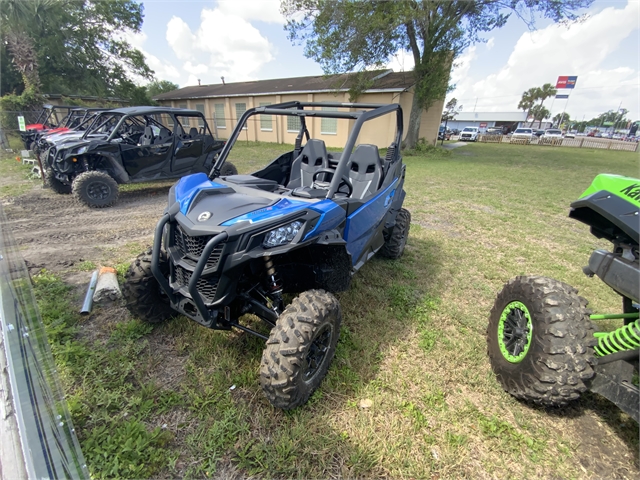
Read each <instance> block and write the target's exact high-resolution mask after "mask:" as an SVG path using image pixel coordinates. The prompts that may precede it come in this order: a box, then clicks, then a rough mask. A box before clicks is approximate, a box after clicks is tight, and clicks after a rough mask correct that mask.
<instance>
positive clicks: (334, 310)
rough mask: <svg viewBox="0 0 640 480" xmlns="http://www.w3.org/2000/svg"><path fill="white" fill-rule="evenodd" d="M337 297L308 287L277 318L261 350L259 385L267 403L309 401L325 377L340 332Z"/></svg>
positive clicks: (287, 404) (285, 404)
mask: <svg viewBox="0 0 640 480" xmlns="http://www.w3.org/2000/svg"><path fill="white" fill-rule="evenodd" d="M341 321H342V313H341V311H340V304H339V302H338V300H337V299H336V297H334V296H333V295H331V294H330V293H327V292H325V291H324V290H309V291H307V292H304V293H302V294H300V295H299V296H298V297H296V298H295V299H294V300H293V302H291V304H290V305H289V306H288V307H287V308H286V309H285V311H284V312H282V314H281V315H280V317H279V318H278V320H277V322H276V325H275V327H273V329H272V330H271V335H270V336H269V340H267V346H266V348H265V349H264V352H263V353H262V362H261V364H260V384H261V385H262V390H263V391H264V393H265V395H266V397H267V399H268V400H269V402H270V403H271V404H272V405H273V406H274V407H276V408H282V409H285V410H289V409H292V408H296V407H298V406H300V405H302V404H304V403H306V402H307V400H309V397H310V396H311V394H312V393H313V392H314V391H315V390H316V388H318V386H319V385H320V383H321V382H322V379H323V378H324V377H325V375H326V373H327V370H328V369H329V365H330V364H331V360H332V359H333V355H334V354H335V351H336V344H337V343H338V337H339V335H340V323H341Z"/></svg>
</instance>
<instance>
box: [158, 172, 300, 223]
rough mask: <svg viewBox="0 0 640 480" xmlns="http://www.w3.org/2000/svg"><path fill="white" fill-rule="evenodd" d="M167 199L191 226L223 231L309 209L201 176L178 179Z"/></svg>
mask: <svg viewBox="0 0 640 480" xmlns="http://www.w3.org/2000/svg"><path fill="white" fill-rule="evenodd" d="M169 195H170V203H177V204H178V205H179V206H180V208H179V210H180V213H182V214H183V215H185V216H186V217H187V218H188V219H189V220H190V221H191V222H193V224H194V225H197V224H202V222H206V224H207V225H210V226H213V225H217V226H224V227H230V226H233V225H236V224H240V223H243V222H246V223H248V224H251V223H256V222H260V221H263V220H274V219H276V218H279V217H283V216H285V215H288V214H291V213H294V212H296V211H299V210H302V209H304V208H306V207H309V203H308V202H304V201H298V200H294V199H291V198H282V197H278V196H275V195H273V194H269V193H268V192H264V191H262V190H260V189H254V188H247V187H242V186H238V185H233V186H230V185H227V184H225V183H222V182H215V181H211V180H209V177H207V175H206V174H204V173H197V174H194V175H189V176H187V177H183V178H181V179H180V180H179V181H178V183H176V185H175V186H174V187H172V189H171V192H170V194H169ZM174 208H175V207H174ZM204 217H206V219H205V220H202V218H204Z"/></svg>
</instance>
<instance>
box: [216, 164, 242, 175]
mask: <svg viewBox="0 0 640 480" xmlns="http://www.w3.org/2000/svg"><path fill="white" fill-rule="evenodd" d="M237 174H238V169H237V168H236V166H235V165H234V164H233V163H231V162H224V165H223V166H222V169H221V170H220V176H221V177H226V176H227V175H237Z"/></svg>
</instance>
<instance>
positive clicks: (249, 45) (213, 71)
mask: <svg viewBox="0 0 640 480" xmlns="http://www.w3.org/2000/svg"><path fill="white" fill-rule="evenodd" d="M239 3H240V4H245V3H246V4H245V7H247V8H249V7H250V6H252V5H253V4H251V5H249V3H251V2H239ZM257 3H260V4H261V2H257ZM266 3H269V2H266ZM237 8H238V7H237V6H236V7H232V6H231V4H230V3H227V2H223V3H222V4H221V6H220V7H219V8H216V9H213V10H211V9H207V8H204V9H202V12H201V13H200V25H199V26H198V28H197V29H196V30H195V31H192V30H191V28H190V27H189V26H188V25H187V23H186V22H185V21H184V20H182V19H181V18H180V17H177V16H174V17H173V18H171V20H170V21H169V23H168V24H167V33H166V38H167V42H168V43H169V46H170V47H171V49H172V50H173V52H174V53H175V54H176V57H178V59H180V60H183V61H184V63H183V65H182V70H184V71H185V72H186V73H189V74H191V75H189V76H186V74H185V75H183V78H185V77H186V85H194V84H197V80H198V78H200V79H201V80H202V83H203V84H206V83H217V82H219V80H218V79H219V78H220V77H221V76H224V77H225V80H226V81H230V82H237V81H245V80H252V79H254V78H255V77H254V75H255V73H256V72H257V71H258V70H259V69H260V68H261V67H262V66H263V65H264V64H265V63H267V62H270V61H271V60H272V59H273V54H272V51H273V46H272V45H271V44H270V43H269V40H268V39H267V38H266V37H264V36H263V35H262V34H261V33H260V31H259V30H258V29H257V28H255V27H254V26H253V25H251V23H249V22H248V21H247V19H245V18H243V17H242V16H240V15H238V14H237V13H235V10H236V9H237ZM256 8H257V9H258V10H259V7H256ZM238 11H240V10H238ZM244 16H245V17H248V18H250V15H246V14H245V15H244ZM181 85H182V84H181Z"/></svg>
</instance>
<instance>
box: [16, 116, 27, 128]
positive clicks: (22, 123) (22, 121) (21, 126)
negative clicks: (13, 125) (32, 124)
mask: <svg viewBox="0 0 640 480" xmlns="http://www.w3.org/2000/svg"><path fill="white" fill-rule="evenodd" d="M18 127H19V128H20V131H21V132H26V131H27V127H26V125H25V124H24V117H23V116H22V115H19V116H18Z"/></svg>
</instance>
